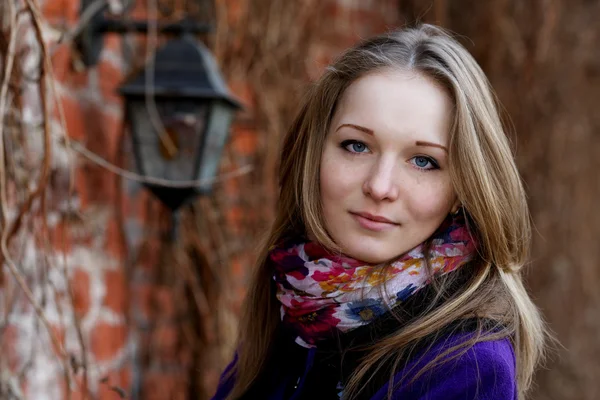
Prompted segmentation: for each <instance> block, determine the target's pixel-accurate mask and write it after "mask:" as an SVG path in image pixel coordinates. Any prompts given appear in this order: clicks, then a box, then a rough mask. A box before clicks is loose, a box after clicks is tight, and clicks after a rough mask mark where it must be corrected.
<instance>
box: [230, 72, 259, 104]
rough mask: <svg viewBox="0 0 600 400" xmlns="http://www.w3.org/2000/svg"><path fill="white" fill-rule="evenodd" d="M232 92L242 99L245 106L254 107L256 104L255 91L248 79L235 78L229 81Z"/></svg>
mask: <svg viewBox="0 0 600 400" xmlns="http://www.w3.org/2000/svg"><path fill="white" fill-rule="evenodd" d="M228 86H229V90H230V91H231V93H232V94H233V95H234V96H235V97H237V98H238V100H240V101H241V102H242V103H243V105H244V107H246V108H249V109H253V108H254V107H255V106H256V99H255V95H256V94H255V92H254V89H253V88H252V86H251V85H250V83H249V82H247V81H242V80H239V79H234V80H231V81H230V82H228Z"/></svg>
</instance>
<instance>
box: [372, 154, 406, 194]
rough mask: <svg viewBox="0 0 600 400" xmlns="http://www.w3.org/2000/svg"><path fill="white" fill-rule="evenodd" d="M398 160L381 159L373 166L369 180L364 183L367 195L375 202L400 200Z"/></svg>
mask: <svg viewBox="0 0 600 400" xmlns="http://www.w3.org/2000/svg"><path fill="white" fill-rule="evenodd" d="M395 167H396V160H395V159H393V158H392V157H390V158H388V159H384V158H383V157H382V158H380V159H379V160H378V161H377V163H376V164H374V165H373V167H372V168H371V171H370V173H369V175H368V176H367V179H366V180H365V182H364V183H363V192H364V193H365V195H367V196H369V197H371V198H373V200H375V201H384V200H387V201H394V200H396V199H397V198H398V193H399V189H398V185H397V182H396V168H395Z"/></svg>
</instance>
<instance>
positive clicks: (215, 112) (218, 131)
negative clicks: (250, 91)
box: [198, 100, 234, 193]
mask: <svg viewBox="0 0 600 400" xmlns="http://www.w3.org/2000/svg"><path fill="white" fill-rule="evenodd" d="M233 113H234V110H233V108H232V107H231V106H230V105H228V104H227V103H225V102H223V101H218V100H217V101H214V102H213V104H212V105H211V110H210V115H209V117H208V121H207V126H206V139H205V140H206V141H205V144H204V147H203V151H202V158H201V160H202V163H201V165H199V166H198V168H199V170H198V176H199V177H200V179H201V180H202V181H204V182H207V183H206V184H204V185H202V186H201V187H200V188H199V190H200V191H201V192H204V193H206V192H208V191H210V190H211V188H212V182H213V181H214V179H215V177H216V175H217V172H218V170H219V162H220V160H221V153H222V152H223V147H224V146H225V142H226V141H227V137H228V136H229V127H230V125H231V121H232V119H233Z"/></svg>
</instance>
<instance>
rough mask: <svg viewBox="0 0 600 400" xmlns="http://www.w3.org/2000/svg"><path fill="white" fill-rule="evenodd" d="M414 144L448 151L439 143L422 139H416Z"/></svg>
mask: <svg viewBox="0 0 600 400" xmlns="http://www.w3.org/2000/svg"><path fill="white" fill-rule="evenodd" d="M415 145H417V146H429V147H437V148H438V149H442V150H444V151H445V152H446V153H447V152H448V149H447V148H446V147H444V146H442V145H441V144H437V143H431V142H423V141H420V140H417V142H416V143H415Z"/></svg>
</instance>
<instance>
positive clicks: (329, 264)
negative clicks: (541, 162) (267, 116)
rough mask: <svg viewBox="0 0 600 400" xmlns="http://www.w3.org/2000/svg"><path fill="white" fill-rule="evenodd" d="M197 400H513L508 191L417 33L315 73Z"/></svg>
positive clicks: (365, 47)
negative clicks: (230, 327) (242, 291)
mask: <svg viewBox="0 0 600 400" xmlns="http://www.w3.org/2000/svg"><path fill="white" fill-rule="evenodd" d="M280 185H281V193H280V199H279V204H278V209H277V216H276V220H275V223H274V225H273V228H272V230H271V232H270V235H269V237H268V240H267V243H266V244H265V245H264V247H263V249H262V251H261V253H260V254H259V257H258V264H257V268H256V273H255V276H254V278H253V280H252V282H251V284H250V287H249V292H248V299H247V302H246V307H245V310H244V313H243V316H242V319H241V326H240V337H239V344H238V348H237V352H236V355H235V358H234V360H233V362H232V363H231V364H230V366H229V367H228V368H227V370H226V371H225V373H224V374H223V377H222V380H221V383H220V386H219V388H218V390H217V393H216V395H215V397H214V398H215V399H311V400H315V399H338V398H342V399H387V398H389V399H402V400H411V399H430V400H434V399H444V400H449V399H461V400H464V399H502V400H506V399H511V400H512V399H523V398H524V395H525V392H526V391H527V389H528V387H529V386H530V383H531V377H532V374H533V370H534V367H535V366H536V364H537V362H538V360H539V358H540V356H541V353H542V349H543V339H544V326H543V323H542V321H541V319H540V316H539V314H538V311H537V309H536V307H535V306H534V305H533V303H532V302H531V300H530V298H529V296H528V295H527V292H526V291H525V289H524V287H523V284H522V277H521V269H522V267H523V266H524V264H525V262H526V257H527V250H528V247H529V241H530V221H529V214H528V208H527V203H526V199H525V193H524V190H523V186H522V183H521V180H520V178H519V174H518V172H517V169H516V166H515V162H514V160H513V157H512V154H511V151H510V149H509V142H508V140H507V138H506V136H505V133H504V131H503V128H502V124H501V121H500V118H499V116H498V112H497V108H496V105H495V102H494V96H493V94H492V91H491V89H490V86H489V84H488V82H487V80H486V78H485V76H484V74H483V72H482V71H481V69H480V68H479V67H478V65H477V64H476V62H475V61H474V59H473V58H472V57H471V56H470V55H469V53H468V52H467V51H466V50H465V49H464V48H463V47H462V46H460V45H459V44H458V43H457V42H456V41H455V40H454V39H452V38H451V37H450V36H448V35H447V34H446V33H445V32H443V31H442V30H441V29H439V28H436V27H433V26H430V25H423V26H421V27H418V28H414V29H406V30H402V31H398V32H394V33H390V34H386V35H383V36H379V37H375V38H373V39H370V40H367V41H365V42H363V43H361V44H359V45H358V46H357V47H355V48H352V49H350V50H348V51H347V52H346V53H344V54H343V55H342V56H341V57H340V58H339V59H338V60H337V61H336V62H335V63H334V64H333V65H332V66H331V67H329V68H328V69H327V71H326V72H325V74H324V75H323V76H322V77H321V79H320V80H318V81H317V82H316V83H315V84H314V86H313V87H312V89H311V90H310V92H309V93H308V96H307V97H306V99H305V101H304V103H303V106H302V108H301V110H300V112H299V115H298V116H297V118H296V120H295V122H294V123H293V125H292V127H291V129H290V130H289V132H288V134H287V137H286V138H285V141H284V144H283V149H282V153H281V175H280Z"/></svg>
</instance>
